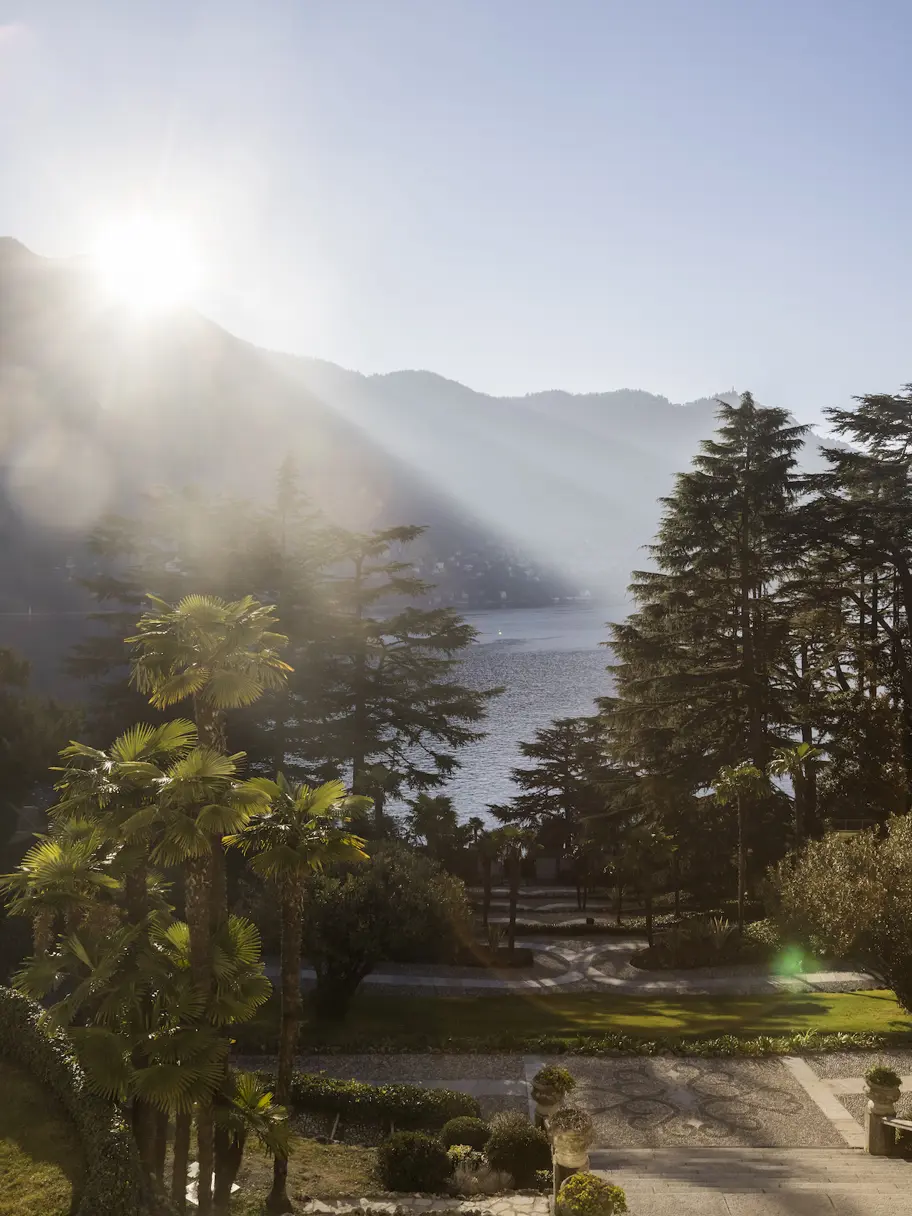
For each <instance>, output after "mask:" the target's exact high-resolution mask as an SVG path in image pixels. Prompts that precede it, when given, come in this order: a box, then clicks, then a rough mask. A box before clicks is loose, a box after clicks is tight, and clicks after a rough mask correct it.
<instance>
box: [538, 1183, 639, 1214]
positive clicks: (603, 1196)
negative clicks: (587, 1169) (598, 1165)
mask: <svg viewBox="0 0 912 1216" xmlns="http://www.w3.org/2000/svg"><path fill="white" fill-rule="evenodd" d="M555 1211H556V1213H557V1216H615V1213H617V1212H626V1211H627V1196H626V1195H625V1194H624V1192H623V1190H622V1189H621V1187H619V1186H612V1185H611V1183H610V1182H606V1181H605V1180H604V1179H603V1178H599V1177H598V1176H597V1175H595V1174H590V1173H583V1172H579V1173H576V1174H571V1175H570V1177H569V1178H566V1179H565V1180H564V1181H563V1182H562V1183H561V1188H560V1190H559V1191H558V1193H557V1204H556V1207H555Z"/></svg>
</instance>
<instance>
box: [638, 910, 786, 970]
mask: <svg viewBox="0 0 912 1216" xmlns="http://www.w3.org/2000/svg"><path fill="white" fill-rule="evenodd" d="M751 930H752V926H750V925H749V926H748V927H747V929H746V931H745V935H744V936H743V937H741V936H739V935H738V934H736V933H735V931H734V926H733V925H732V924H731V922H730V921H729V920H727V919H726V918H725V917H722V916H715V917H710V918H709V919H706V920H703V919H697V918H694V919H692V920H688V921H686V922H685V923H684V924H682V925H678V926H675V927H673V928H672V929H670V930H669V931H668V932H667V933H664V934H662V936H661V937H659V938H658V939H657V940H656V942H655V944H654V945H653V946H651V947H649V948H648V949H646V950H641V951H639V952H638V953H637V954H635V955H634V956H633V959H632V962H633V963H634V966H637V967H646V968H656V969H657V970H666V969H671V970H675V969H677V968H682V969H687V968H690V967H721V966H731V965H733V964H736V963H758V962H763V961H765V960H766V959H768V958H769V957H770V954H771V949H770V946H769V945H768V944H766V943H764V942H762V941H761V940H759V939H758V938H757V937H756V936H755V935H754V934H753V933H752V932H751Z"/></svg>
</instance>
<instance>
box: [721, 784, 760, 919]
mask: <svg viewBox="0 0 912 1216" xmlns="http://www.w3.org/2000/svg"><path fill="white" fill-rule="evenodd" d="M766 789H767V779H766V776H765V775H764V774H763V773H762V772H761V771H760V769H759V768H757V767H756V765H753V764H749V763H747V762H746V761H745V762H744V763H743V764H738V765H730V764H724V765H723V766H722V768H720V769H719V772H718V775H717V777H716V780H715V797H716V802H718V803H719V804H720V806H731V804H732V803H734V804H735V807H736V810H737V816H738V932H739V933H743V932H744V888H745V887H746V885H747V852H746V850H745V847H744V806H745V803H747V802H749V801H751V800H752V799H754V798H756V797H757V796H758V795H759V794H762V793H763V792H764V791H765V790H766Z"/></svg>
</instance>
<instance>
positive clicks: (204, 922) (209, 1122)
mask: <svg viewBox="0 0 912 1216" xmlns="http://www.w3.org/2000/svg"><path fill="white" fill-rule="evenodd" d="M210 877H211V869H210V866H209V859H208V858H207V857H202V858H194V859H193V860H192V861H191V862H190V864H189V866H188V867H187V878H186V883H185V889H184V903H185V910H186V913H187V924H188V926H189V929H190V974H191V975H192V977H193V983H194V986H195V987H196V988H197V989H198V990H199V991H200V992H201V993H203V994H204V996H205V997H206V999H207V1000H208V998H209V996H210V993H211V991H212V916H211V911H212V909H211V903H210V888H209V879H210ZM196 1136H197V1144H198V1147H199V1210H200V1212H209V1211H210V1210H211V1206H212V1192H211V1185H212V1169H213V1151H214V1150H213V1113H212V1102H211V1100H203V1101H200V1102H199V1103H198V1104H197V1110H196Z"/></svg>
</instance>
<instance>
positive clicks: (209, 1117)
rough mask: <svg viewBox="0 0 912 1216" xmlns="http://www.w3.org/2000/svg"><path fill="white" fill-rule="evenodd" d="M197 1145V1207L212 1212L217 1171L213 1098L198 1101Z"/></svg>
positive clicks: (201, 1210) (202, 1210)
mask: <svg viewBox="0 0 912 1216" xmlns="http://www.w3.org/2000/svg"><path fill="white" fill-rule="evenodd" d="M196 1147H197V1153H198V1157H199V1180H198V1182H197V1209H198V1210H199V1211H200V1212H211V1211H212V1175H213V1173H214V1172H215V1119H214V1117H213V1109H212V1101H211V1099H210V1100H206V1101H201V1102H199V1103H197V1107H196Z"/></svg>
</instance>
